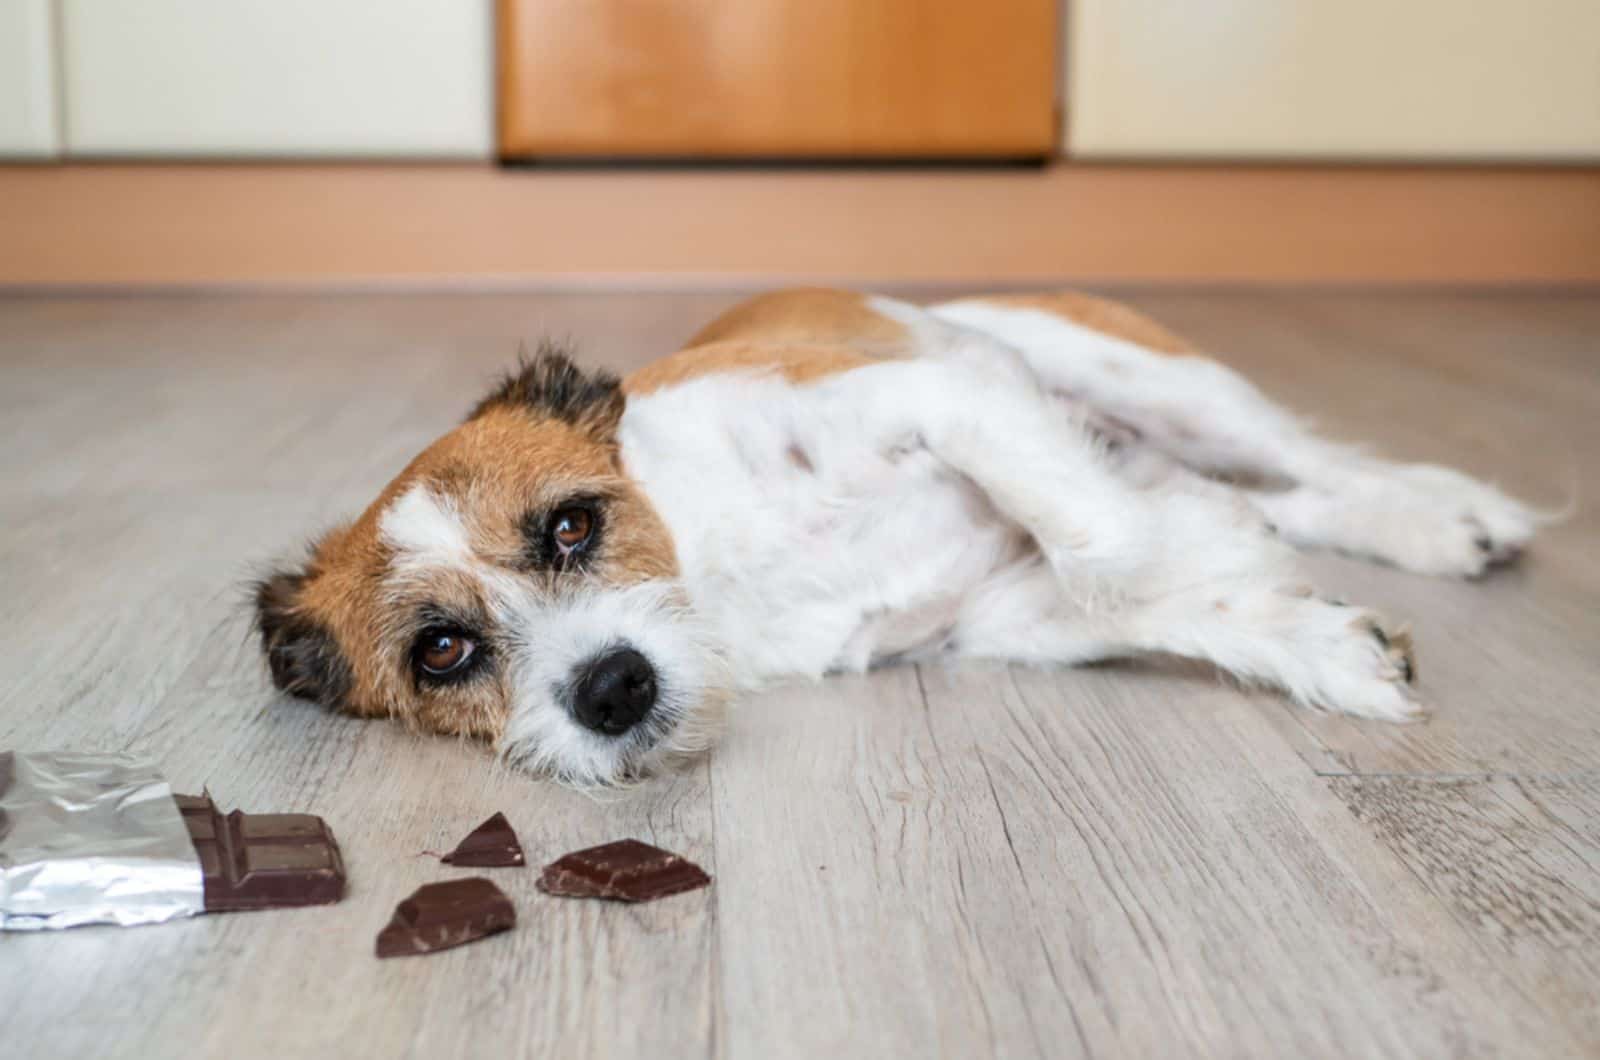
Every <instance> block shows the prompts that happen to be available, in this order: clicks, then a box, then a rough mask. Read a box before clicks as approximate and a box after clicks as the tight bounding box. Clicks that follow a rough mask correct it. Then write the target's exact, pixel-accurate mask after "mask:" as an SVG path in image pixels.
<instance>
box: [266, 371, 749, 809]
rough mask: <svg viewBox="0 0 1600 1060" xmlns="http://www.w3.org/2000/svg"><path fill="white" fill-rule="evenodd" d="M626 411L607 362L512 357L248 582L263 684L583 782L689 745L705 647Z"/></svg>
mask: <svg viewBox="0 0 1600 1060" xmlns="http://www.w3.org/2000/svg"><path fill="white" fill-rule="evenodd" d="M623 408H624V396H623V393H622V390H621V387H620V384H619V383H618V381H617V380H616V379H615V378H614V377H612V376H609V375H603V374H587V373H584V372H581V371H579V369H577V368H576V367H575V366H574V365H573V363H572V362H571V361H570V360H569V359H568V358H567V357H566V356H564V355H563V354H561V353H559V352H556V351H554V350H551V349H548V348H546V349H542V350H541V351H540V353H539V355H538V356H537V357H535V358H533V359H532V360H531V361H527V362H525V363H524V364H523V365H522V366H521V368H520V370H519V371H517V372H515V373H513V374H512V375H511V376H509V377H508V378H507V379H506V380H505V381H504V382H503V383H502V384H501V385H500V386H499V387H498V388H496V389H495V390H494V391H493V392H492V393H491V394H490V395H489V396H488V397H486V398H485V399H484V400H483V401H482V402H480V403H479V404H478V406H477V408H475V409H474V410H473V412H472V414H471V415H470V416H469V417H468V418H467V420H466V422H465V423H463V424H462V425H461V426H460V427H458V428H456V429H455V430H454V431H451V432H450V433H449V434H447V435H445V436H444V437H443V438H440V439H439V440H438V441H436V442H434V443H433V444H432V445H431V446H429V447H428V448H427V449H426V450H425V451H423V453H422V454H421V455H419V456H418V457H417V458H416V459H415V460H413V461H412V462H411V464H410V465H409V466H407V467H406V469H405V470H404V471H402V472H401V473H400V475H399V476H398V477H397V478H395V480H394V481H393V482H391V483H389V485H388V486H387V487H385V488H384V490H383V492H382V493H380V494H379V495H378V498H377V500H375V501H374V502H373V503H372V504H371V506H369V507H368V508H367V510H366V511H365V512H364V513H363V514H362V515H361V517H360V518H359V519H357V520H356V521H355V522H353V523H351V524H349V525H347V526H343V527H340V528H338V529H336V530H334V531H332V532H331V533H329V534H328V535H327V536H325V537H324V538H323V539H322V540H321V541H319V542H317V543H316V545H315V546H314V547H313V548H312V552H311V556H310V559H309V561H308V562H307V563H306V565H305V566H304V568H303V569H299V570H285V571H279V572H278V573H275V574H273V575H272V576H270V577H268V578H266V579H265V580H263V581H262V582H260V583H259V584H258V586H257V589H256V624H257V627H258V629H259V631H260V634H261V646H262V650H263V651H264V652H265V654H266V658H267V664H268V667H269V668H270V670H271V672H272V678H273V681H274V682H275V683H276V684H277V686H278V687H279V688H280V689H282V690H284V691H286V692H289V693H292V694H294V695H297V696H301V697H303V698H306V699H311V700H316V701H318V702H320V703H323V704H325V705H327V706H329V707H334V708H337V709H343V710H348V711H351V712H354V713H358V714H365V715H384V716H391V717H396V718H399V719H402V720H404V721H407V722H409V723H412V724H415V725H417V726H420V727H422V728H427V729H431V730H434V731H437V732H443V733H457V734H463V735H472V736H480V737H487V738H489V739H491V740H493V741H495V742H496V743H497V745H498V746H499V748H500V750H501V752H502V753H503V754H504V755H505V756H506V757H507V758H508V759H510V760H512V761H514V762H516V763H518V764H522V765H527V766H530V767H533V768H536V769H540V770H543V771H546V772H549V773H551V774H553V775H555V776H557V777H559V778H561V779H563V780H566V781H568V782H571V783H575V784H580V785H587V784H610V783H617V782H620V781H623V780H626V779H629V778H631V777H633V776H637V775H639V774H641V773H644V772H647V771H649V770H650V769H651V768H652V767H654V766H656V765H659V764H662V763H664V762H666V761H668V760H670V759H673V758H675V757H680V756H685V755H692V754H694V753H696V752H698V751H700V750H702V749H703V748H704V747H705V746H706V744H707V743H708V741H709V736H710V733H711V732H712V730H713V729H714V723H715V721H716V720H717V718H718V717H719V715H720V710H721V705H722V701H723V697H724V695H725V689H724V687H723V686H724V681H723V680H722V677H721V665H720V657H719V653H718V651H717V649H716V647H715V645H714V644H713V643H712V642H711V641H710V639H709V637H708V635H707V633H706V631H705V630H704V628H703V627H702V626H701V624H700V623H699V622H698V621H697V620H696V617H695V615H694V614H693V612H692V610H691V608H690V605H689V601H688V599H687V597H686V596H685V594H684V592H683V590H682V588H681V586H680V585H679V583H678V580H677V574H678V570H677V560H676V557H675V554H674V550H673V544H672V539H671V537H670V535H669V534H668V531H667V528H666V526H665V525H664V524H663V523H662V521H661V519H660V517H659V516H658V515H657V514H656V512H655V510H654V508H652V507H651V505H650V502H649V500H648V499H647V498H646V497H645V496H644V494H643V492H642V491H641V490H640V489H639V487H638V485H637V484H636V483H635V482H633V481H632V480H630V479H629V478H628V476H627V474H626V473H625V472H624V470H623V467H622V461H621V455H620V452H619V447H618V442H617V431H618V426H619V423H620V421H621V418H622V413H623Z"/></svg>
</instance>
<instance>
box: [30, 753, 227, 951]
mask: <svg viewBox="0 0 1600 1060" xmlns="http://www.w3.org/2000/svg"><path fill="white" fill-rule="evenodd" d="M204 911H205V876H204V875H203V873H202V872H201V869H200V857H199V855H198V854H196V853H195V849H194V843H193V842H191V841H190V839H189V829H188V828H187V827H186V826H185V825H184V823H183V816H182V815H181V814H180V813H179V812H178V804H177V803H175V802H174V801H173V799H172V788H171V787H170V786H169V785H168V784H167V782H166V781H165V780H164V779H162V777H161V774H160V773H159V772H157V771H156V767H155V766H154V764H152V763H150V762H146V761H144V760H142V759H138V758H134V757H131V756H129V755H93V754H69V753H54V752H21V751H0V929H4V930H8V931H37V930H42V929H45V928H67V927H77V926H78V925H80V924H121V925H123V926H129V925H133V924H155V923H160V922H161V921H164V920H171V919H173V918H175V917H184V916H193V915H194V914H196V913H202V912H204Z"/></svg>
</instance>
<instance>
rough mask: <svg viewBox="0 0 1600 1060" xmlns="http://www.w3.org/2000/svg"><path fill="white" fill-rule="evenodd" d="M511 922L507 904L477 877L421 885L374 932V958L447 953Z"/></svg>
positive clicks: (513, 920) (512, 915) (502, 895)
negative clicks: (382, 927) (384, 925)
mask: <svg viewBox="0 0 1600 1060" xmlns="http://www.w3.org/2000/svg"><path fill="white" fill-rule="evenodd" d="M516 923H517V911H516V909H514V908H513V907H512V905H511V899H509V898H507V897H506V895H505V892H504V891H502V890H500V888H498V887H496V886H495V885H494V884H493V883H490V882H489V881H488V880H486V879H484V878H483V877H482V876H469V877H467V878H466V879H464V880H446V881H445V882H444V883H429V884H424V885H423V886H421V887H418V888H417V889H416V890H415V891H413V892H412V894H411V897H410V898H407V899H406V900H405V901H403V902H401V903H400V904H399V905H397V906H395V910H394V919H392V920H390V921H389V925H388V926H387V927H385V928H384V929H383V930H382V931H380V932H378V956H379V957H409V956H412V955H414V954H418V953H433V952H435V951H436V950H447V949H449V948H450V947H452V946H460V945H463V944H464V943H468V942H476V941H477V940H479V939H481V938H484V937H486V936H488V935H493V934H495V933H497V932H500V931H507V930H509V929H510V928H512V927H514V926H515V925H516Z"/></svg>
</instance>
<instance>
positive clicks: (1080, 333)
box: [929, 300, 1542, 577]
mask: <svg viewBox="0 0 1600 1060" xmlns="http://www.w3.org/2000/svg"><path fill="white" fill-rule="evenodd" d="M929 312H930V313H931V314H933V315H934V316H937V317H938V318H939V319H941V320H943V321H945V322H946V323H948V324H952V325H955V326H959V327H963V328H967V329H970V330H972V331H974V332H976V333H981V334H983V335H985V336H987V337H989V338H991V339H998V340H1000V341H1001V342H1003V343H1005V344H1006V345H1008V346H1010V347H1012V348H1014V349H1016V350H1018V351H1020V352H1021V353H1022V355H1023V356H1024V357H1026V358H1027V360H1028V363H1029V364H1030V365H1032V366H1033V368H1034V370H1035V371H1036V372H1037V373H1038V374H1039V377H1040V379H1041V380H1042V381H1043V382H1044V384H1045V385H1046V386H1047V387H1048V388H1050V389H1051V390H1053V391H1055V392H1058V393H1061V394H1063V395H1065V396H1068V397H1070V398H1071V399H1073V400H1075V401H1078V402H1082V403H1083V404H1085V405H1087V406H1089V407H1091V408H1093V409H1094V410H1096V411H1097V412H1098V413H1100V414H1102V415H1106V416H1109V417H1110V418H1112V419H1113V420H1115V421H1117V422H1119V423H1124V424H1127V425H1130V426H1131V427H1132V428H1133V429H1134V430H1136V431H1137V432H1138V435H1139V437H1140V438H1141V440H1142V441H1143V443H1144V444H1146V445H1148V446H1150V447H1151V448H1154V449H1155V450H1157V451H1159V452H1161V453H1164V454H1166V455H1167V456H1169V457H1170V458H1172V459H1173V460H1176V461H1178V462H1179V463H1181V464H1183V465H1184V466H1187V467H1189V468H1192V469H1194V470H1195V471H1198V472H1206V473H1216V472H1220V473H1223V474H1229V475H1244V476H1255V477H1262V478H1266V479H1269V480H1272V481H1273V482H1274V484H1276V485H1277V486H1280V487H1285V488H1283V489H1282V490H1280V491H1278V492H1271V491H1263V492H1259V493H1254V494H1252V495H1251V496H1250V500H1251V501H1252V503H1254V504H1255V505H1256V506H1257V508H1258V509H1259V510H1260V511H1261V512H1262V514H1263V515H1265V516H1266V517H1267V518H1268V519H1269V520H1271V521H1272V522H1273V523H1274V524H1275V525H1276V526H1277V527H1278V529H1279V530H1280V531H1281V532H1282V534H1283V536H1284V537H1285V539H1287V540H1289V541H1292V542H1293V543H1295V544H1297V545H1301V546H1305V547H1321V548H1334V549H1339V550H1342V551H1346V552H1351V553H1355V554H1359V555H1364V556H1368V557H1371V558H1373V559H1378V560H1382V561H1384V562H1387V563H1392V564H1394V565H1395V566H1398V567H1403V568H1405V569H1407V570H1412V571H1416V572H1418V573H1422V574H1439V575H1459V576H1466V577H1476V576H1477V575H1480V574H1482V573H1483V572H1484V571H1485V570H1486V569H1487V568H1488V566H1489V565H1490V564H1491V563H1494V562H1498V561H1500V560H1504V559H1506V558H1508V557H1510V556H1511V555H1514V554H1515V553H1516V552H1517V551H1519V550H1520V549H1521V548H1522V547H1523V546H1524V545H1526V544H1527V543H1528V541H1529V540H1530V539H1531V538H1532V536H1533V532H1534V529H1535V528H1536V526H1537V525H1538V524H1539V523H1540V522H1541V521H1542V518H1541V517H1540V516H1538V515H1537V514H1536V513H1534V512H1533V511H1532V510H1531V509H1529V508H1528V507H1526V506H1525V505H1523V504H1520V503H1519V502H1517V501H1515V500H1513V499H1512V498H1510V497H1508V496H1506V495H1505V494H1504V493H1501V492H1500V491H1499V490H1497V489H1495V488H1494V487H1492V486H1488V485H1485V484H1483V483H1480V482H1475V481H1473V480H1472V479H1470V478H1468V477H1467V476H1465V475H1462V474H1460V473H1459V472H1455V471H1451V470H1449V469H1448V468H1442V467H1435V466H1432V465H1426V464H1396V463H1391V462H1388V461H1383V460H1378V459H1375V458H1373V457H1370V456H1367V455H1365V454H1363V453H1361V452H1360V451H1358V450H1356V449H1354V448H1352V447H1349V446H1343V445H1337V444H1333V443H1330V442H1327V441H1324V440H1323V439H1320V438H1318V437H1316V436H1315V435H1313V434H1311V433H1310V432H1309V431H1308V430H1307V429H1306V427H1305V426H1304V425H1303V424H1302V423H1301V422H1300V421H1299V420H1297V419H1296V418H1295V417H1293V416H1291V415H1290V414H1289V413H1287V412H1285V411H1284V410H1282V409H1280V408H1279V407H1277V406H1276V405H1274V404H1272V402H1271V401H1269V400H1268V399H1267V398H1266V397H1265V396H1264V395H1262V393H1261V392H1260V391H1259V390H1257V389H1256V387H1255V386H1253V385H1252V384H1251V383H1250V382H1249V381H1248V380H1246V379H1245V378H1244V377H1243V376H1240V375H1239V374H1238V373H1236V372H1234V371H1232V370H1231V369H1229V368H1227V367H1226V366H1224V365H1221V364H1218V363H1217V362H1215V361H1212V360H1209V359H1207V358H1204V357H1174V356H1169V355H1164V354H1159V353H1154V352H1151V351H1149V350H1146V349H1144V348H1143V347H1140V346H1138V345H1135V344H1134V343H1131V342H1125V341H1122V340H1120V339H1116V338H1112V337H1111V336H1109V335H1105V334H1102V333H1100V332H1097V331H1093V330H1091V329H1089V328H1084V327H1080V326H1079V325H1076V324H1073V323H1072V322H1070V321H1068V320H1064V319H1062V318H1061V317H1059V316H1056V315H1054V314H1052V313H1048V312H1044V311H1042V310H1038V309H1025V308H1018V307H1012V306H1004V305H998V304H993V303H987V302H983V301H981V300H970V301H957V302H950V303H946V304H944V305H939V306H934V307H932V309H931V310H930V311H929Z"/></svg>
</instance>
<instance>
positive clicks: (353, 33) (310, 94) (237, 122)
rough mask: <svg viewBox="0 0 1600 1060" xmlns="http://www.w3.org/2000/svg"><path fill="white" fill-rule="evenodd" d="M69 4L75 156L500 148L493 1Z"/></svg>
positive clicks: (448, 153) (70, 123)
mask: <svg viewBox="0 0 1600 1060" xmlns="http://www.w3.org/2000/svg"><path fill="white" fill-rule="evenodd" d="M3 2H4V0H0V3H3ZM61 4H62V35H63V50H64V55H65V59H64V62H65V75H66V77H65V83H66V114H67V127H66V136H67V150H68V152H69V153H70V154H76V155H88V156H100V155H114V156H124V157H126V156H186V155H187V156H202V157H228V156H237V155H242V156H255V157H261V156H283V157H306V156H332V157H406V158H410V157H449V158H468V157H483V156H487V155H488V154H489V153H490V144H491V139H492V135H491V130H492V126H493V103H492V98H493V96H492V83H491V82H492V80H493V76H492V72H491V51H492V48H491V39H490V8H489V0H271V2H270V3H268V2H256V0H61Z"/></svg>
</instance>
